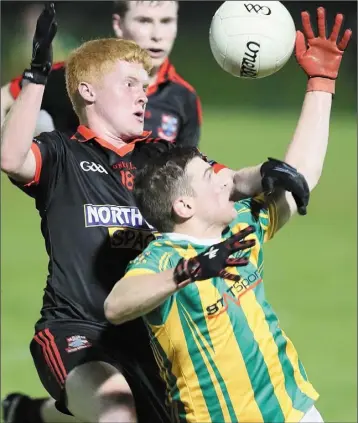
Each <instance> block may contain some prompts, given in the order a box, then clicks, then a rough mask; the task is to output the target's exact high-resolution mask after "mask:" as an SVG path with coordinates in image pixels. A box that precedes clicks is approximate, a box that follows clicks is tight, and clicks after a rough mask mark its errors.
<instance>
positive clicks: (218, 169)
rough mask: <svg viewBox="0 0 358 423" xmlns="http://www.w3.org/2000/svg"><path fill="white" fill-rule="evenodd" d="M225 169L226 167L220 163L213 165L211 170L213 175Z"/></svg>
mask: <svg viewBox="0 0 358 423" xmlns="http://www.w3.org/2000/svg"><path fill="white" fill-rule="evenodd" d="M223 169H226V166H224V165H222V164H220V163H215V164H214V166H213V170H214V172H215V173H219V172H220V170H223Z"/></svg>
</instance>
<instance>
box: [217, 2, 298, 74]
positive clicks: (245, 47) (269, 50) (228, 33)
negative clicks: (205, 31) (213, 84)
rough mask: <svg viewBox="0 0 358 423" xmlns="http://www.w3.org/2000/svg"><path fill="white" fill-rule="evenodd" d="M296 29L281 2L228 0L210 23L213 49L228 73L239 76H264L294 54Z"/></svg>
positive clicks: (279, 67)
mask: <svg viewBox="0 0 358 423" xmlns="http://www.w3.org/2000/svg"><path fill="white" fill-rule="evenodd" d="M295 39H296V28H295V24H294V22H293V19H292V16H291V15H290V13H289V11H288V10H287V9H286V8H285V6H284V5H283V4H282V3H280V2H279V1H257V2H255V1H254V2H253V3H250V2H246V1H226V2H224V3H223V4H222V5H221V6H220V7H219V9H218V10H217V11H216V13H215V15H214V17H213V19H212V21H211V26H210V33H209V40H210V48H211V51H212V53H213V56H214V58H215V60H216V61H217V62H218V64H219V65H220V66H221V67H222V69H224V70H225V71H226V72H229V73H230V74H231V75H234V76H237V77H239V78H251V79H253V78H254V79H256V78H264V77H265V76H269V75H272V74H273V73H275V72H277V71H278V70H279V69H281V68H282V67H283V66H284V65H285V64H286V63H287V61H288V59H289V58H290V56H291V55H292V52H293V48H294V45H295Z"/></svg>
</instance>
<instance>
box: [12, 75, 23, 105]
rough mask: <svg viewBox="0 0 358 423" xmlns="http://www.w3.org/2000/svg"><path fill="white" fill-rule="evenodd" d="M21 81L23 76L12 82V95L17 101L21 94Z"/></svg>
mask: <svg viewBox="0 0 358 423" xmlns="http://www.w3.org/2000/svg"><path fill="white" fill-rule="evenodd" d="M21 79H22V76H18V77H17V78H14V79H13V80H12V81H10V87H9V88H10V94H11V95H12V97H13V99H14V100H16V99H17V97H18V96H19V94H20V92H21V86H20V83H21Z"/></svg>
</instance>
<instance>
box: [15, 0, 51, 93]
mask: <svg viewBox="0 0 358 423" xmlns="http://www.w3.org/2000/svg"><path fill="white" fill-rule="evenodd" d="M56 32H57V22H56V13H55V6H54V4H53V3H49V2H48V3H46V4H45V8H44V10H43V11H42V13H41V15H40V16H39V18H38V19H37V24H36V31H35V35H34V39H33V43H32V59H31V66H30V69H26V70H25V71H24V73H23V75H22V76H23V79H25V80H28V81H30V82H32V83H34V84H41V85H45V84H46V81H47V77H48V75H49V73H50V71H51V66H52V40H53V39H54V37H55V35H56Z"/></svg>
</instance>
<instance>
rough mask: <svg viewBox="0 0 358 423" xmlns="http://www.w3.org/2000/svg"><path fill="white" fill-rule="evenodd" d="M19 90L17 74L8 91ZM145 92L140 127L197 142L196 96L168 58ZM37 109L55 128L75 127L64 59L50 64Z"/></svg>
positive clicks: (183, 141)
mask: <svg viewBox="0 0 358 423" xmlns="http://www.w3.org/2000/svg"><path fill="white" fill-rule="evenodd" d="M20 90H21V77H18V78H15V79H13V80H12V81H11V83H10V92H11V94H12V96H13V97H14V98H16V97H17V96H18V94H19V92H20ZM147 95H148V103H147V106H146V112H145V120H144V129H145V130H146V131H151V132H152V136H153V137H159V138H162V139H163V140H166V141H170V142H172V141H175V142H176V144H177V145H192V146H197V145H198V143H199V137H200V126H201V120H202V114H201V105H200V100H199V97H198V96H197V94H196V92H195V90H194V88H193V87H192V86H191V85H190V84H188V83H187V82H186V81H185V80H184V79H183V78H181V77H180V76H179V75H178V74H177V72H176V71H175V68H174V66H173V65H172V64H171V63H170V62H169V60H166V61H165V63H164V64H163V65H162V66H161V68H160V70H159V73H158V76H157V79H156V81H155V84H153V85H151V86H149V88H148V91H147ZM41 109H43V110H45V111H46V112H48V113H49V114H50V116H51V117H52V119H53V121H54V125H55V128H56V129H57V130H59V131H61V132H66V133H68V134H73V133H74V132H75V131H76V129H77V126H78V125H79V122H78V118H77V115H76V114H75V112H74V111H73V108H72V104H71V101H70V99H69V97H68V95H67V90H66V83H65V63H64V62H61V63H57V64H55V65H54V66H53V67H52V72H51V73H50V76H49V78H48V81H47V84H46V87H45V92H44V96H43V100H42V105H41Z"/></svg>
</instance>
